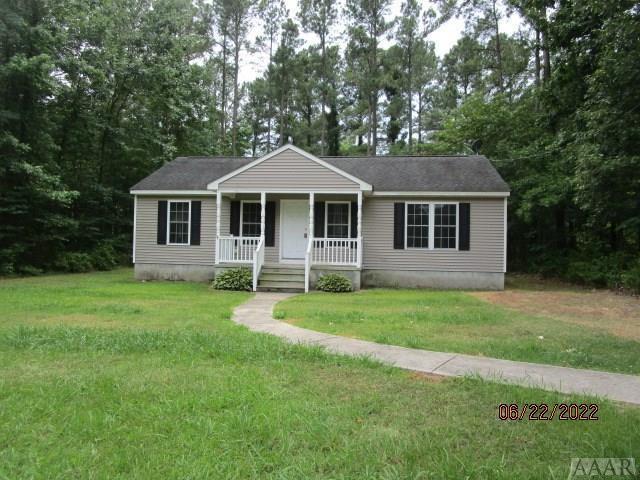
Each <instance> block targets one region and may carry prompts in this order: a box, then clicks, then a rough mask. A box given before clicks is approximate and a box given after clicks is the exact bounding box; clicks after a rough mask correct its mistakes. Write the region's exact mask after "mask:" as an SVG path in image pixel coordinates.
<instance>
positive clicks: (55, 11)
mask: <svg viewBox="0 0 640 480" xmlns="http://www.w3.org/2000/svg"><path fill="white" fill-rule="evenodd" d="M399 1H400V2H401V5H399V8H398V9H397V10H396V11H398V12H400V14H399V16H398V17H397V18H393V17H392V14H391V10H392V9H391V4H392V2H391V0H378V1H375V2H371V1H368V0H345V2H343V3H338V4H336V3H335V2H332V1H327V0H299V8H298V14H297V15H296V16H292V15H291V13H290V12H288V11H287V9H286V7H285V5H284V3H283V2H282V0H242V1H230V0H214V1H213V2H205V1H202V0H102V1H100V2H85V1H82V0H59V1H51V0H15V1H13V2H2V3H1V4H0V193H1V202H0V224H1V227H0V274H11V273H34V272H38V271H42V270H51V269H63V270H82V269H88V268H108V267H109V266H111V265H113V264H115V263H117V262H120V261H126V257H127V255H129V254H130V239H131V230H132V228H131V222H132V217H133V215H132V203H133V201H132V198H131V196H130V195H129V194H128V189H129V187H130V186H131V185H133V184H134V183H135V182H136V181H138V180H139V179H140V178H142V177H144V176H145V175H147V174H148V173H150V172H151V171H153V170H154V169H156V168H158V167H159V166H161V165H162V164H164V163H165V162H167V161H170V160H172V159H173V158H174V157H175V156H178V155H218V154H220V155H243V154H249V155H260V154H264V153H266V152H268V151H270V150H272V149H273V148H276V147H277V146H278V145H282V144H284V143H286V142H289V141H291V142H293V143H294V144H296V145H298V146H300V147H301V148H304V149H307V150H309V151H311V152H313V153H316V154H320V155H322V154H328V155H352V154H358V153H361V154H369V155H381V154H473V153H480V154H484V155H486V156H487V157H488V158H489V159H490V160H491V161H492V162H493V163H494V165H495V166H496V168H497V169H498V170H499V172H500V173H501V174H502V175H503V177H504V178H505V179H506V180H507V181H508V182H509V183H510V185H511V187H512V190H513V191H512V196H511V198H510V201H509V204H510V207H509V268H510V269H517V270H523V271H535V272H541V273H545V274H550V275H557V276H564V277H567V278H570V279H572V280H578V281H583V282H586V283H594V284H608V285H615V286H618V285H627V286H630V285H632V284H633V281H634V279H635V281H636V282H638V283H640V263H639V262H640V260H639V252H640V174H639V173H638V172H639V171H640V154H639V153H638V145H640V107H638V105H640V89H639V88H638V83H637V79H638V78H640V56H639V55H638V52H639V51H640V21H639V20H640V7H639V6H638V4H637V2H633V1H628V0H620V1H617V2H611V1H607V0H588V1H582V2H552V1H549V0H438V1H436V2H432V4H430V5H431V6H432V8H427V9H425V6H424V4H423V3H422V2H417V1H415V0H399ZM513 15H517V16H519V17H520V18H521V20H522V26H521V28H520V29H519V30H518V31H517V32H516V33H513V34H509V33H506V30H505V28H504V22H505V20H506V19H507V18H508V17H510V16H513ZM453 16H461V17H463V18H464V19H465V22H466V26H465V29H464V32H462V35H461V37H460V38H459V39H458V41H457V43H456V44H455V45H454V46H453V47H452V48H451V50H450V51H449V52H448V53H446V54H445V55H444V56H443V57H442V58H438V56H437V55H436V53H435V51H436V50H435V48H434V45H433V43H432V42H430V41H429V40H428V38H429V34H430V33H431V32H433V31H434V30H435V29H437V28H438V27H439V26H440V25H441V24H442V23H444V22H446V21H447V20H449V19H450V18H452V17H453ZM251 25H259V26H260V30H261V31H260V34H259V35H258V36H257V37H256V36H255V35H254V34H253V33H252V32H253V31H252V29H251V28H250V26H251ZM303 34H306V35H307V37H306V38H308V39H307V40H306V41H303ZM309 39H310V40H309ZM255 52H263V53H264V54H265V55H266V56H267V62H266V64H265V65H264V68H263V73H262V74H261V75H260V76H259V77H258V78H256V79H254V80H252V81H249V82H242V80H241V76H240V75H239V72H240V70H241V67H242V65H243V62H246V61H247V59H248V58H249V57H251V56H252V55H253V54H254V53H255Z"/></svg>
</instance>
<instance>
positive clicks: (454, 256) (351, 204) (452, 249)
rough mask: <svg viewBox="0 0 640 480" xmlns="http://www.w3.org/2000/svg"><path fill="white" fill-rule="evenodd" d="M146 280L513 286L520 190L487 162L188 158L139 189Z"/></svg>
mask: <svg viewBox="0 0 640 480" xmlns="http://www.w3.org/2000/svg"><path fill="white" fill-rule="evenodd" d="M131 194H133V195H134V203H135V212H134V232H133V262H134V264H135V276H136V278H138V279H176V280H178V279H180V280H206V279H211V278H213V277H214V276H215V274H216V273H217V272H220V271H222V270H224V269H228V268H233V267H238V266H242V265H244V266H246V267H248V268H250V269H252V271H253V284H254V285H253V287H254V290H278V289H282V290H294V291H295V290H297V291H308V290H309V289H310V288H314V286H315V284H316V281H317V279H318V278H319V276H321V275H322V274H324V273H325V272H340V273H342V274H344V275H345V276H347V277H348V278H349V279H350V280H351V281H352V284H353V287H354V288H355V289H359V288H360V287H382V286H401V287H435V288H477V289H502V288H504V273H505V271H506V251H507V250H506V247H507V197H508V196H509V187H508V185H507V184H506V183H505V182H504V180H503V179H502V178H501V177H500V175H499V174H498V172H497V171H496V170H495V168H494V167H493V166H492V165H491V163H490V162H489V161H488V160H487V159H486V158H485V157H483V156H477V155H473V156H435V157H424V156H377V157H317V156H314V155H312V154H310V153H308V152H305V151H304V150H302V149H300V148H297V147H295V146H293V145H285V146H283V147H281V148H278V149H277V150H274V151H272V152H270V153H268V154H266V155H264V156H262V157H259V158H245V157H180V158H177V159H175V160H174V161H172V162H169V163H167V164H166V165H164V166H163V167H161V168H160V169H158V170H157V171H155V172H154V173H152V174H151V175H149V176H148V177H146V178H145V179H143V180H141V181H140V182H139V183H137V184H136V185H135V186H133V187H132V188H131Z"/></svg>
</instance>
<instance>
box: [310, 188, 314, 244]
mask: <svg viewBox="0 0 640 480" xmlns="http://www.w3.org/2000/svg"><path fill="white" fill-rule="evenodd" d="M314 198H315V195H314V193H313V192H309V229H308V233H309V238H310V239H312V238H313V235H314V232H313V210H314V208H313V205H314Z"/></svg>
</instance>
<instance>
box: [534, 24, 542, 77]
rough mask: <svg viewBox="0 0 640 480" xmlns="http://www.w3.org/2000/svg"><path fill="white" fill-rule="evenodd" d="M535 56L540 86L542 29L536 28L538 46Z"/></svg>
mask: <svg viewBox="0 0 640 480" xmlns="http://www.w3.org/2000/svg"><path fill="white" fill-rule="evenodd" d="M535 57H536V87H539V86H540V69H541V65H540V30H539V29H537V28H536V46H535Z"/></svg>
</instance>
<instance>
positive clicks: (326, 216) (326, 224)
mask: <svg viewBox="0 0 640 480" xmlns="http://www.w3.org/2000/svg"><path fill="white" fill-rule="evenodd" d="M330 203H333V204H340V203H346V204H347V212H349V222H348V226H347V236H346V237H330V236H329V228H328V227H329V204H330ZM324 238H337V239H341V238H351V202H350V201H349V200H327V201H326V202H324Z"/></svg>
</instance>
